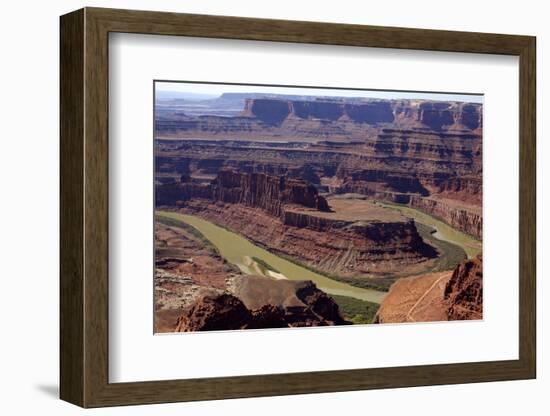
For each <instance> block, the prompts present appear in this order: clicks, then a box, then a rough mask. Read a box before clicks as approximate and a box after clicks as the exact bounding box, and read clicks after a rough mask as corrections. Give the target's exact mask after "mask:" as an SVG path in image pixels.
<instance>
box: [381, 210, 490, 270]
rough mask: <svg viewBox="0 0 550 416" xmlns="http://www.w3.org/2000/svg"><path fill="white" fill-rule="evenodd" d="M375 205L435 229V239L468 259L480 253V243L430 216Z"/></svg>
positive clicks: (414, 211) (418, 212) (417, 211)
mask: <svg viewBox="0 0 550 416" xmlns="http://www.w3.org/2000/svg"><path fill="white" fill-rule="evenodd" d="M376 205H379V206H381V207H384V208H388V209H395V210H398V211H399V212H401V213H402V214H403V215H405V216H406V217H409V218H413V219H414V220H415V221H416V222H419V223H421V224H424V225H428V226H430V227H432V228H435V230H436V232H435V233H434V234H433V236H434V237H435V238H437V239H438V240H443V241H448V242H449V243H453V244H456V245H457V246H459V247H462V249H463V250H464V251H465V252H466V255H467V256H468V258H470V259H471V258H473V257H475V256H476V255H477V254H478V253H479V252H480V251H481V241H479V240H476V239H475V238H473V237H470V236H469V235H468V234H465V233H463V232H461V231H458V230H456V229H454V228H453V227H451V226H450V225H447V224H445V223H444V222H443V221H440V220H438V219H437V218H434V217H432V216H431V215H428V214H426V213H424V212H421V211H419V210H417V209H414V208H411V207H409V206H406V205H399V204H388V203H384V202H379V201H376Z"/></svg>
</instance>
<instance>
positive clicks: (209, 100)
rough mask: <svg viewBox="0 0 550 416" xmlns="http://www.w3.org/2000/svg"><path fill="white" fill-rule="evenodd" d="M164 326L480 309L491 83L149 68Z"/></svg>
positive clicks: (159, 320) (438, 317) (222, 326)
mask: <svg viewBox="0 0 550 416" xmlns="http://www.w3.org/2000/svg"><path fill="white" fill-rule="evenodd" d="M154 88H155V100H154V137H153V143H154V159H155V160H154V164H155V172H154V181H155V183H154V190H155V212H154V215H155V229H154V241H155V253H154V255H155V271H154V276H153V278H154V326H155V327H154V331H155V333H167V332H194V331H212V330H244V329H267V328H289V327H313V326H331V325H357V324H388V323H415V322H416V323H418V322H429V321H452V320H480V319H482V318H483V256H482V234H483V229H482V225H483V215H482V171H483V170H482V135H483V134H482V133H483V97H482V96H480V95H472V94H471V95H468V94H462V95H459V94H454V93H453V94H450V93H418V92H397V91H382V90H359V89H352V90H350V89H338V88H313V87H307V88H306V87H286V86H265V85H245V84H238V85H237V84H222V83H197V82H180V81H155V83H154Z"/></svg>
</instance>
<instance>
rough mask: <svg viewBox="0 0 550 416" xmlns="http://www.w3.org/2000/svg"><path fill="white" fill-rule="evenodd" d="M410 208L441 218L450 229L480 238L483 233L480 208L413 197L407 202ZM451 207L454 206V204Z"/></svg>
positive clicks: (449, 201)
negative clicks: (467, 207)
mask: <svg viewBox="0 0 550 416" xmlns="http://www.w3.org/2000/svg"><path fill="white" fill-rule="evenodd" d="M409 204H410V205H411V206H412V207H415V208H419V209H420V210H422V211H425V212H427V213H428V214H431V215H433V216H435V217H438V218H441V219H442V220H443V221H445V222H446V223H447V224H449V225H450V226H451V227H454V228H457V229H459V230H461V231H463V232H465V233H467V234H470V235H473V236H474V237H477V238H480V239H481V236H482V233H483V217H482V215H481V208H477V207H470V208H469V209H466V208H464V207H462V206H460V205H459V206H452V205H451V204H453V201H452V200H448V202H445V201H444V200H437V199H433V198H420V197H417V196H413V197H411V198H410V200H409ZM453 205H456V203H454V204H453Z"/></svg>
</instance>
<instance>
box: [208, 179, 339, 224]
mask: <svg viewBox="0 0 550 416" xmlns="http://www.w3.org/2000/svg"><path fill="white" fill-rule="evenodd" d="M212 195H213V198H214V199H215V200H216V201H221V202H228V203H232V204H244V205H248V206H251V207H257V208H262V209H264V210H265V211H267V212H269V213H271V214H272V215H275V216H277V217H279V216H281V215H282V213H283V206H284V205H285V204H298V205H301V206H304V207H308V208H313V209H316V210H318V211H325V212H328V211H330V209H329V206H328V203H327V201H326V199H325V198H323V197H322V196H320V195H318V193H317V189H316V188H315V187H314V186H312V185H309V184H308V183H307V182H305V181H302V180H298V179H289V178H286V177H284V176H271V175H266V174H264V173H251V174H246V173H238V172H233V171H221V172H220V173H219V174H218V176H217V177H216V179H215V180H214V181H213V182H212Z"/></svg>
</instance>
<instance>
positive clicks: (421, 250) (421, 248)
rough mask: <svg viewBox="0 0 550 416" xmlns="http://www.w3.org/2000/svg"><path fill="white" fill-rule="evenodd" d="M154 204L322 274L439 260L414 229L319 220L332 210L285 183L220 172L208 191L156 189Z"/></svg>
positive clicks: (402, 223) (305, 187)
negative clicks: (173, 208) (200, 220)
mask: <svg viewBox="0 0 550 416" xmlns="http://www.w3.org/2000/svg"><path fill="white" fill-rule="evenodd" d="M164 188H166V190H164ZM178 189H179V190H180V192H179V193H178ZM156 202H157V206H163V205H168V206H177V207H179V208H180V209H182V210H184V211H185V212H189V213H192V214H194V215H199V216H201V217H203V218H205V219H208V220H211V221H213V222H215V223H217V224H220V225H223V226H225V227H228V228H230V229H231V230H233V231H235V232H238V233H240V234H242V235H244V236H246V237H247V238H249V239H251V240H252V241H254V242H256V243H259V244H260V245H263V246H267V247H269V248H270V249H271V250H275V251H276V252H280V253H282V254H285V255H288V256H291V257H293V258H295V259H297V260H300V261H303V262H305V263H306V264H309V265H311V266H314V267H316V268H318V269H320V270H322V271H325V272H327V273H336V274H341V275H343V276H355V275H365V274H371V273H372V274H380V273H386V272H389V271H400V270H401V271H405V270H407V269H408V267H413V266H415V265H417V264H419V263H422V262H425V261H427V260H429V259H431V258H434V257H436V255H437V252H436V251H435V249H433V248H432V247H431V246H429V245H428V244H426V243H425V242H424V241H423V240H422V238H421V237H420V235H419V234H418V231H417V229H416V226H415V224H414V222H413V221H411V220H406V219H405V218H402V219H401V220H399V221H380V220H377V221H357V220H356V219H349V220H348V219H342V217H337V216H336V217H331V216H330V215H321V214H324V213H329V212H330V207H329V205H328V203H327V201H326V199H325V198H323V197H322V196H320V195H318V193H317V190H316V188H315V187H313V186H311V185H309V184H307V183H306V182H304V181H300V180H295V179H289V178H285V177H276V176H271V175H266V174H254V173H252V174H244V173H236V172H231V171H222V172H220V173H219V174H218V177H217V178H215V179H214V180H213V181H212V182H211V183H210V184H208V185H198V184H195V183H178V184H168V185H160V186H157V192H156Z"/></svg>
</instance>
